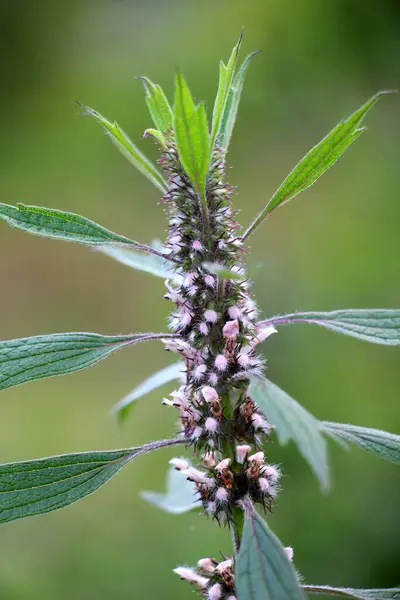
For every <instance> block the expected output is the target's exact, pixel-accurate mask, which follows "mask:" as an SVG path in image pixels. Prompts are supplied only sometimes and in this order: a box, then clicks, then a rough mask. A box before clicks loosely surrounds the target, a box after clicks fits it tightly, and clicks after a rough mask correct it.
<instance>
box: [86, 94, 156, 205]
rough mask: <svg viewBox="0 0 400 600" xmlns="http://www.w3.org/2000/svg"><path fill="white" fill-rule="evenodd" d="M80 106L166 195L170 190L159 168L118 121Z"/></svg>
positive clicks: (127, 157) (131, 161)
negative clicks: (141, 150) (136, 144)
mask: <svg viewBox="0 0 400 600" xmlns="http://www.w3.org/2000/svg"><path fill="white" fill-rule="evenodd" d="M79 105H80V106H82V108H83V109H84V110H85V111H86V113H87V114H88V115H90V116H91V117H94V118H95V119H96V121H97V123H99V124H100V125H102V126H103V127H104V129H105V130H106V132H107V133H108V134H109V136H110V138H111V141H112V142H113V144H114V145H115V146H116V147H117V148H118V150H119V151H120V152H121V153H122V154H123V155H124V156H125V158H126V159H128V160H129V162H130V163H131V164H132V165H133V166H134V167H136V169H137V170H138V171H140V172H141V173H142V174H143V175H144V176H145V177H147V179H149V180H150V181H151V182H152V183H153V184H154V185H155V186H156V187H157V188H158V189H159V190H161V192H162V193H163V194H164V193H165V192H166V191H167V189H168V188H167V183H166V181H165V179H164V177H163V176H162V174H161V173H160V171H159V170H158V169H157V167H156V166H155V165H153V163H152V162H151V161H150V160H149V159H148V158H147V157H146V156H145V155H144V154H142V153H141V152H140V150H139V149H138V148H137V147H136V146H135V144H134V143H133V142H132V140H130V139H129V137H128V136H127V135H126V133H125V132H124V131H123V130H122V129H121V127H120V126H119V125H118V123H117V122H116V121H114V122H113V123H111V121H108V120H107V119H106V118H105V117H103V116H102V115H101V114H100V113H99V112H97V111H96V110H93V109H92V108H89V106H84V105H83V104H79Z"/></svg>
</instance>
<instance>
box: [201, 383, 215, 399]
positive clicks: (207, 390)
mask: <svg viewBox="0 0 400 600" xmlns="http://www.w3.org/2000/svg"><path fill="white" fill-rule="evenodd" d="M201 393H202V394H203V396H204V400H205V401H206V402H218V401H219V396H218V394H217V392H216V390H215V389H214V388H212V387H211V386H209V385H206V386H204V387H203V388H201Z"/></svg>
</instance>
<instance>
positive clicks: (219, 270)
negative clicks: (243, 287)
mask: <svg viewBox="0 0 400 600" xmlns="http://www.w3.org/2000/svg"><path fill="white" fill-rule="evenodd" d="M203 267H204V268H205V269H207V271H210V273H213V275H218V277H221V279H235V280H243V279H244V278H245V275H244V274H239V273H236V272H235V271H232V270H231V269H228V267H226V266H225V265H221V264H220V263H213V262H204V263H203Z"/></svg>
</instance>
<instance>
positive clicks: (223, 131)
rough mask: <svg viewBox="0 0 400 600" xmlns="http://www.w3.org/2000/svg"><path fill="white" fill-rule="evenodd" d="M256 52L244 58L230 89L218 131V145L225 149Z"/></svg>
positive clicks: (229, 139) (227, 145) (226, 148)
mask: <svg viewBox="0 0 400 600" xmlns="http://www.w3.org/2000/svg"><path fill="white" fill-rule="evenodd" d="M256 54H259V52H252V53H251V54H249V55H248V56H247V57H246V58H245V59H244V61H243V64H242V65H241V67H240V69H239V71H238V72H237V74H236V75H235V78H234V80H233V82H232V85H231V88H230V90H229V94H228V98H227V101H226V104H225V110H224V113H223V115H222V119H221V125H220V128H219V132H218V145H219V146H220V147H221V148H223V150H225V151H226V150H228V147H229V143H230V141H231V137H232V132H233V128H234V126H235V122H236V117H237V112H238V108H239V103H240V96H241V95H242V90H243V85H244V78H245V75H246V71H247V68H248V66H249V64H250V62H251V59H252V58H253V57H254V56H256Z"/></svg>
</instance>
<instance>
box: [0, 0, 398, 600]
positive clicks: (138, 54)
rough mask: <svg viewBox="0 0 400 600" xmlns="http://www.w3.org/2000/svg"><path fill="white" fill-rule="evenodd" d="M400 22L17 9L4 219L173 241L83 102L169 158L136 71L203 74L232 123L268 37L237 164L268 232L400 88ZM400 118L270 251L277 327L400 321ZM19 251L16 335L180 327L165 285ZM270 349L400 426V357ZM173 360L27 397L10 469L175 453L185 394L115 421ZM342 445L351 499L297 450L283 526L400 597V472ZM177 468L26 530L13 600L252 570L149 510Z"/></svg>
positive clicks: (350, 415) (148, 464) (387, 14)
mask: <svg viewBox="0 0 400 600" xmlns="http://www.w3.org/2000/svg"><path fill="white" fill-rule="evenodd" d="M399 8H400V7H399V4H398V2H397V1H391V2H390V1H386V2H385V1H383V0H380V1H378V0H370V1H368V0H359V1H357V0H326V1H321V0H301V1H299V0H295V1H289V0H283V1H282V0H281V1H279V2H277V1H273V0H248V1H247V2H245V1H244V0H203V1H202V2H199V1H197V2H195V1H193V0H179V1H178V0H177V1H170V0H159V1H158V2H157V1H155V0H147V1H146V2H144V1H136V2H134V1H128V0H125V1H124V0H114V1H110V0H109V1H105V0H103V1H102V0H98V1H94V0H86V1H83V0H81V1H80V2H79V1H78V0H75V1H74V0H69V1H68V2H64V1H60V2H54V1H53V0H49V1H45V0H35V1H31V2H29V1H20V2H16V1H15V0H9V1H7V0H2V2H1V4H0V34H1V35H0V50H1V51H0V69H1V71H0V88H1V89H0V115H1V124H0V130H1V144H0V153H1V160H0V200H1V201H2V202H7V203H10V204H14V203H17V202H24V203H27V204H29V203H32V204H42V205H44V206H49V207H52V208H60V209H64V210H70V211H75V212H78V213H81V214H82V215H84V216H87V217H90V218H92V219H94V220H95V221H97V222H98V223H100V224H102V225H105V226H107V227H109V228H111V229H113V230H114V231H117V232H119V233H121V234H124V235H127V236H129V237H133V238H134V239H137V240H139V241H143V242H150V241H151V240H152V239H153V238H156V237H161V238H162V237H163V235H164V233H165V228H166V221H165V217H164V214H163V211H162V208H161V207H160V206H159V205H158V202H159V197H158V194H157V190H155V189H153V188H152V187H151V185H150V184H149V183H148V182H147V181H146V180H145V179H144V178H143V177H142V176H141V175H140V174H139V173H137V172H135V171H134V169H133V168H132V167H131V166H130V165H129V163H128V162H126V161H124V159H123V158H122V157H121V156H120V155H119V154H118V152H117V151H116V150H115V149H114V148H113V147H112V146H111V144H110V142H109V141H108V140H107V138H106V136H105V135H104V134H103V132H102V131H101V130H100V128H98V127H97V126H96V124H95V123H94V122H93V121H92V120H90V119H89V118H84V117H82V116H80V112H81V111H80V109H79V107H77V105H76V104H75V99H78V100H80V101H81V102H83V103H85V104H88V105H89V106H93V107H94V108H96V109H98V110H99V111H100V112H101V113H103V114H104V115H105V116H107V117H108V118H110V119H113V118H115V119H117V120H118V121H119V123H120V124H121V126H122V127H123V128H124V129H126V130H127V132H128V133H129V134H130V135H131V136H132V138H133V139H134V140H135V141H137V142H138V143H140V145H141V147H142V148H143V149H144V150H145V151H147V152H148V154H149V155H150V156H151V157H153V158H154V159H155V158H156V152H155V148H154V147H153V146H152V143H151V141H150V140H143V141H140V136H141V134H142V132H143V131H144V129H145V128H147V127H149V126H150V120H149V116H148V115H147V112H146V107H145V104H144V100H143V90H142V86H141V83H140V82H139V81H137V80H135V79H134V76H136V75H143V74H145V75H148V76H149V77H150V78H151V79H152V80H154V81H156V82H159V83H161V84H162V85H163V87H164V88H165V91H166V92H167V94H168V95H169V96H170V97H171V94H172V83H173V76H174V71H175V70H176V68H177V67H179V68H180V69H181V70H182V71H183V72H184V73H185V75H186V77H187V79H188V81H189V82H190V85H191V89H192V91H193V93H194V94H195V95H196V97H197V98H199V99H205V100H206V102H207V104H208V106H209V107H211V106H212V102H213V99H214V94H215V91H216V85H217V73H218V61H219V59H221V58H223V59H224V60H226V59H227V58H228V55H229V53H230V50H231V48H232V46H233V45H234V43H235V42H236V39H237V37H238V34H239V31H240V28H241V27H242V26H245V40H244V52H243V56H244V55H245V53H247V52H250V51H252V50H255V49H261V50H262V53H261V54H260V55H259V56H258V57H257V59H255V60H254V62H253V64H252V65H251V67H250V69H249V73H248V77H247V81H246V86H245V90H244V93H243V99H242V104H241V108H240V112H239V120H238V124H237V127H236V129H235V132H234V138H233V145H232V149H231V152H230V154H229V164H230V166H231V167H232V175H231V181H232V183H233V184H234V185H235V186H237V192H238V193H237V195H235V196H234V198H233V203H234V205H235V207H240V209H241V213H240V220H241V222H242V223H243V224H247V223H248V222H249V221H250V219H251V218H252V217H253V216H254V215H255V214H256V212H257V211H258V210H260V209H261V208H262V207H263V206H264V205H265V203H266V201H267V200H268V198H269V197H270V195H271V194H272V193H273V191H274V190H275V189H276V187H277V186H278V185H279V183H280V182H281V180H282V179H283V178H284V176H285V175H286V174H287V173H288V171H289V170H290V169H291V168H292V167H293V166H294V164H295V163H296V162H297V161H298V160H299V159H300V158H301V157H302V156H303V154H304V153H305V152H306V151H308V150H309V148H310V147H311V146H313V145H314V144H315V143H316V142H318V141H319V140H320V139H321V138H322V137H323V136H324V135H325V134H326V133H327V132H328V131H329V130H330V129H331V128H332V127H333V126H334V125H335V124H336V123H337V121H338V120H339V119H340V118H342V117H345V116H347V115H348V114H350V112H352V111H353V110H354V109H355V108H357V107H358V106H359V105H361V104H362V103H363V102H364V101H365V100H366V99H367V98H368V97H369V96H371V95H372V94H373V93H375V92H376V91H377V90H379V89H387V88H389V89H393V88H397V87H398V86H399V67H400V36H399V31H400V16H399ZM209 113H210V109H209ZM399 117H400V105H399V98H398V96H396V95H391V96H385V97H384V98H382V99H381V100H380V102H379V104H378V105H377V107H375V108H374V109H373V111H372V112H371V114H369V115H368V118H367V124H368V127H369V131H368V132H367V133H366V134H364V135H363V136H362V137H361V139H360V140H358V141H357V142H356V143H355V144H354V146H352V147H351V149H350V150H349V151H348V152H347V153H346V156H345V157H343V158H342V159H341V160H340V162H339V163H338V165H336V166H335V167H334V168H333V169H332V170H330V171H329V172H328V173H327V174H326V175H324V177H323V178H322V179H321V180H320V181H318V182H317V183H316V184H315V186H314V187H313V188H312V189H311V190H309V191H307V192H305V193H304V194H303V195H301V196H299V197H298V198H297V199H296V200H295V201H294V202H293V203H291V204H289V205H287V206H285V207H284V208H282V209H281V210H278V211H276V212H274V214H273V215H272V216H271V218H270V219H269V220H268V221H267V222H266V223H264V224H263V226H262V227H261V228H260V229H259V230H258V231H257V233H256V234H255V235H254V236H253V237H252V240H251V241H252V256H251V264H253V265H261V266H260V267H259V269H258V270H257V271H256V272H255V273H254V290H255V293H256V295H257V298H258V302H259V305H260V307H261V309H262V311H263V312H264V314H265V315H272V314H276V313H279V312H284V311H293V310H330V309H334V308H350V307H352V308H363V307H365V308H366V307H388V308H391V307H398V306H399V305H400V300H399V296H400V278H399V224H400V200H399V150H400V142H399V139H400V118H399ZM0 256H1V259H0V281H1V294H0V309H1V317H0V337H1V338H2V339H8V338H12V337H22V336H25V335H35V334H41V333H52V332H61V331H96V332H103V333H121V332H123V333H125V332H130V331H146V330H153V331H162V330H165V327H166V324H165V319H166V315H167V311H168V309H169V306H168V303H166V302H165V301H164V300H163V299H162V295H163V293H164V292H163V285H162V281H160V280H158V279H155V278H152V277H151V276H149V275H146V274H142V273H139V272H134V271H130V270H129V269H128V268H127V267H124V266H122V265H119V264H117V263H114V262H113V261H111V260H110V259H108V258H107V257H105V256H102V255H100V254H97V253H96V252H93V251H90V250H88V249H86V248H84V247H81V246H75V245H73V244H66V243H62V242H57V241H52V240H43V239H39V238H35V237H30V236H28V235H27V234H24V233H22V232H19V231H13V230H10V229H9V228H7V226H6V225H5V224H2V225H1V227H0ZM264 353H265V356H266V357H267V358H268V369H269V376H270V377H271V379H273V380H274V381H275V382H276V383H278V384H279V385H280V386H281V387H283V388H284V389H286V390H287V391H288V392H289V393H290V394H291V395H293V396H294V397H295V398H297V399H298V400H299V401H300V402H301V403H303V404H304V405H305V406H306V407H307V408H308V409H309V410H310V411H311V412H312V413H314V414H315V415H316V416H317V417H319V418H323V419H330V420H337V421H345V422H351V423H355V424H360V425H365V426H375V427H378V428H382V429H387V430H389V431H395V432H396V431H397V432H399V431H400V410H399V394H400V378H399V361H400V350H399V349H396V348H386V347H380V346H375V345H368V344H366V343H363V342H360V341H356V340H354V339H350V338H345V337H341V336H338V335H336V334H334V333H331V332H328V331H324V330H320V329H316V328H313V327H311V326H310V327H306V326H301V325H300V326H297V325H293V326H292V327H289V328H286V329H285V328H283V329H282V330H281V331H280V332H279V334H278V335H277V336H273V338H271V339H270V340H268V341H267V342H266V343H265V344H264ZM172 359H173V357H171V356H170V355H168V354H165V352H164V350H163V348H162V345H161V344H160V345H158V344H157V343H155V342H154V343H152V344H147V345H143V346H138V347H135V348H132V349H127V350H124V351H123V352H121V353H117V355H115V356H113V357H111V358H110V359H108V360H107V361H106V362H103V363H101V364H100V365H98V366H96V367H94V368H92V369H90V370H88V371H84V372H81V373H77V374H74V375H71V376H69V377H66V378H63V379H61V378H56V379H52V380H49V381H44V382H36V383H31V384H28V385H26V386H23V387H21V388H17V389H13V390H9V391H7V392H3V393H2V396H1V403H2V404H1V418H0V460H1V462H6V461H12V460H23V459H29V458H34V457H40V456H46V455H52V454H58V453H64V452H73V451H79V450H82V451H83V450H90V449H106V448H117V447H122V446H125V445H133V444H139V443H142V442H145V441H148V440H151V439H157V438H162V437H167V436H170V435H171V434H172V433H173V432H174V431H175V430H176V422H175V414H174V413H173V411H170V410H168V409H166V408H164V407H162V406H161V405H160V400H161V396H162V394H161V393H158V392H157V393H153V394H151V395H149V396H148V397H146V398H144V399H143V400H141V401H140V402H139V403H138V405H137V407H136V410H135V411H134V412H133V414H132V415H131V417H130V418H129V420H128V422H127V423H126V425H125V427H123V428H122V429H119V428H118V427H117V426H116V424H115V422H114V420H113V418H112V417H111V415H110V408H111V407H112V405H113V404H114V403H115V401H117V400H118V399H119V398H120V397H121V396H123V395H124V394H125V393H127V392H128V391H129V390H130V389H131V388H132V387H133V386H134V385H136V384H137V383H139V382H140V381H141V380H142V379H143V378H145V377H146V376H147V375H149V374H150V373H151V372H152V371H153V370H154V369H157V368H161V367H162V366H164V365H166V364H168V363H169V362H171V360H172ZM163 391H164V390H163ZM168 391H169V390H168V389H166V390H165V391H164V392H165V393H168ZM330 447H331V460H332V468H333V474H334V488H333V491H332V493H331V494H330V495H321V494H320V491H319V489H318V484H317V482H316V481H315V479H314V477H313V475H312V474H311V472H310V470H309V468H308V466H307V465H306V463H305V462H304V461H303V460H302V459H301V457H300V456H299V455H298V453H297V451H296V450H295V448H294V447H292V446H289V447H287V448H280V447H279V446H278V444H277V443H276V442H274V443H273V444H271V450H270V454H269V459H270V460H271V461H277V462H279V463H281V464H282V468H283V471H284V474H285V476H284V478H283V491H282V492H281V495H280V497H279V502H278V504H277V507H276V509H275V511H274V514H273V516H271V518H270V519H269V521H270V524H271V526H272V527H273V529H274V530H275V531H276V533H277V534H278V535H279V536H280V538H281V539H282V541H283V542H284V543H285V544H287V545H288V544H291V545H293V547H294V549H295V559H296V567H297V568H298V569H299V571H300V572H301V573H302V575H303V576H304V578H305V580H306V581H307V582H309V583H321V584H328V583H329V584H332V585H347V586H354V587H357V586H359V587H361V586H364V587H378V586H387V587H388V586H394V585H397V584H399V583H400V572H399V571H400V570H399V563H400V549H399V548H400V544H399V535H400V521H399V505H400V486H399V477H400V473H399V470H398V467H397V468H396V467H395V466H394V465H391V464H388V463H384V462H381V461H379V459H378V458H375V457H374V456H370V455H367V454H366V453H363V452H362V451H361V450H358V449H353V450H352V451H351V452H350V453H347V452H345V451H344V450H343V449H341V448H339V447H334V446H333V445H331V444H330ZM172 454H173V453H172V452H171V451H162V452H159V453H158V454H154V455H151V456H145V457H141V458H138V459H137V461H135V462H133V463H132V464H131V465H129V466H128V467H127V468H126V469H125V470H124V471H122V473H121V474H119V475H118V476H117V478H116V479H115V480H113V481H112V482H111V483H110V484H109V485H107V486H105V487H104V488H103V489H102V490H100V491H99V492H98V493H96V494H95V495H94V496H93V497H90V498H87V499H85V500H83V501H82V502H80V503H78V504H76V505H74V506H72V507H70V508H68V509H65V510H62V511H60V512H58V513H57V512H56V513H53V514H49V515H46V516H42V517H37V518H33V519H31V520H22V521H19V522H15V523H12V524H9V525H5V526H3V527H2V529H1V535H0V598H1V600H25V599H26V600H28V599H29V600H39V599H40V600H55V599H57V600H110V599H112V600H127V599H129V598H151V599H153V598H154V599H156V598H164V599H169V598H171V599H172V598H173V599H174V600H180V599H182V600H183V599H184V598H188V597H189V594H191V593H192V590H191V589H190V588H189V585H188V584H185V583H180V582H179V580H178V578H177V577H176V576H175V575H173V574H172V572H171V571H172V569H173V568H174V567H175V565H176V564H185V563H186V564H193V563H195V562H196V561H197V560H198V558H200V557H204V556H207V555H210V554H211V555H214V556H215V555H218V552H219V551H223V552H226V553H229V549H230V539H229V534H228V531H227V530H224V529H218V527H217V526H216V525H215V524H214V523H211V522H210V521H207V520H206V519H205V518H203V517H201V516H199V515H197V514H188V515H184V516H182V517H176V516H170V515H167V514H164V513H161V512H158V511H157V510H156V509H155V508H153V507H151V506H149V505H146V504H145V503H144V501H142V500H141V499H140V497H139V492H140V490H141V489H162V487H163V481H164V477H165V473H166V470H167V461H168V459H169V457H170V456H171V455H172Z"/></svg>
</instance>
